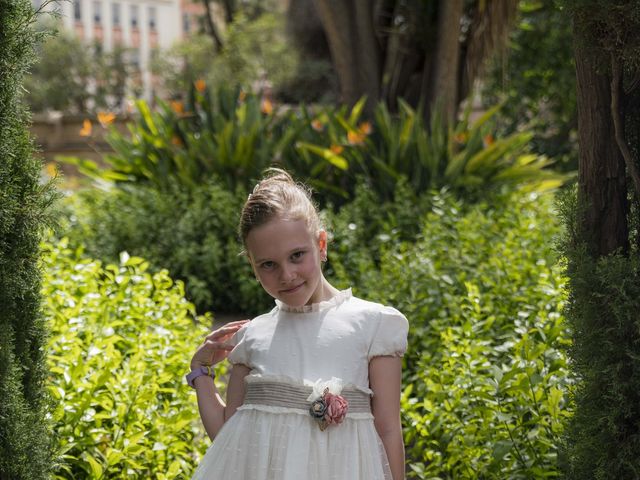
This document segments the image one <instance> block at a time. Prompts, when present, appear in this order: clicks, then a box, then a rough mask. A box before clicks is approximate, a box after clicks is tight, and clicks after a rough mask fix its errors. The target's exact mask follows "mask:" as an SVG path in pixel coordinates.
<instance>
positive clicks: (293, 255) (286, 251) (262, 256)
mask: <svg viewBox="0 0 640 480" xmlns="http://www.w3.org/2000/svg"><path fill="white" fill-rule="evenodd" d="M246 243H247V251H248V254H249V259H250V261H251V265H252V266H253V270H254V272H255V273H256V276H257V277H258V281H259V282H260V284H261V285H262V287H263V288H264V289H265V291H266V292H267V293H268V294H269V295H271V296H272V297H273V298H276V299H278V300H280V301H281V302H284V303H286V304H287V305H291V306H293V307H299V306H302V305H309V304H312V303H317V302H319V301H320V300H321V298H320V295H321V292H322V281H323V278H324V277H323V275H322V269H321V268H320V262H321V258H322V257H323V256H325V255H326V248H327V234H326V232H324V231H321V232H320V234H319V235H318V236H317V237H315V236H314V235H313V234H312V233H311V232H310V231H309V228H308V227H307V224H306V222H305V221H304V220H284V219H278V218H276V219H273V220H270V221H269V222H267V223H265V224H264V225H260V226H259V227H256V228H254V229H252V230H251V231H250V232H249V234H248V235H247V240H246Z"/></svg>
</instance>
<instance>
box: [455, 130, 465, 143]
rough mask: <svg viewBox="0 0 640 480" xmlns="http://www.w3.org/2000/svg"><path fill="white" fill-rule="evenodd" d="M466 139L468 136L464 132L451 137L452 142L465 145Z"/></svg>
mask: <svg viewBox="0 0 640 480" xmlns="http://www.w3.org/2000/svg"><path fill="white" fill-rule="evenodd" d="M467 137H468V135H467V133H466V132H460V133H458V134H456V135H455V136H454V137H453V140H454V141H456V142H457V143H465V142H466V141H467Z"/></svg>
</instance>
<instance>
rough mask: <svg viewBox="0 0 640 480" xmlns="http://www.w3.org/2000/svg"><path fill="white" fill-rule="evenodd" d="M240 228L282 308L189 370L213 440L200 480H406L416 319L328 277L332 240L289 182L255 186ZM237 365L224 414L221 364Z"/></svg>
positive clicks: (219, 341)
mask: <svg viewBox="0 0 640 480" xmlns="http://www.w3.org/2000/svg"><path fill="white" fill-rule="evenodd" d="M239 230H240V236H241V238H242V241H243V243H244V247H245V251H246V254H247V256H248V258H249V261H250V262H251V266H252V267H253V270H254V272H255V275H256V278H257V279H258V281H259V282H260V284H261V285H262V287H263V288H264V289H265V290H266V291H267V293H268V294H269V295H271V296H272V297H273V298H274V299H275V303H276V306H275V308H273V310H271V311H270V312H268V313H266V314H264V315H260V316H259V317H256V318H254V319H253V320H252V321H251V322H248V323H247V322H246V321H240V322H232V323H229V324H228V325H226V326H224V327H222V328H219V329H217V330H215V331H214V332H212V333H211V334H210V335H208V336H207V337H206V339H205V341H204V343H203V344H202V345H201V346H200V347H199V348H198V350H197V351H196V353H195V354H194V356H193V359H192V360H191V370H192V371H191V373H189V375H187V381H188V383H189V384H190V385H191V386H193V387H194V388H195V389H196V392H197V397H198V408H199V410H200V416H201V418H202V422H203V424H204V427H205V429H206V431H207V433H208V434H209V437H211V439H213V438H214V437H215V441H214V442H213V444H212V445H211V447H210V448H209V449H208V450H207V453H206V454H205V456H204V458H203V460H202V463H201V464H200V466H199V467H198V469H197V470H196V472H195V474H194V477H193V478H194V479H208V480H227V479H240V480H267V479H269V480H314V479H318V480H319V479H322V480H329V479H337V480H382V479H385V480H401V479H404V445H403V441H402V431H401V425H400V380H401V356H402V355H403V353H404V351H405V349H406V345H407V329H408V324H407V320H406V318H405V317H404V316H403V315H402V314H401V313H400V312H398V311H397V310H395V309H394V308H392V307H387V306H383V305H380V304H377V303H372V302H368V301H365V300H361V299H359V298H356V297H354V296H352V295H351V290H350V289H347V290H343V291H338V290H337V289H336V288H334V287H333V286H331V284H330V283H329V282H328V281H327V280H326V279H325V277H324V275H323V273H322V268H321V264H322V262H324V261H326V259H327V233H326V231H325V230H324V229H323V228H322V226H321V224H320V220H319V217H318V212H317V210H316V208H315V207H314V205H313V203H312V201H311V199H310V194H309V193H308V191H307V190H306V188H304V187H302V186H300V185H298V184H296V183H295V182H294V181H293V180H292V178H291V177H290V176H289V175H288V174H287V173H286V172H284V171H282V170H272V173H271V175H270V176H268V177H267V178H265V179H264V180H262V181H261V182H260V183H258V184H257V185H256V187H255V188H254V190H253V193H252V194H251V195H249V198H248V199H247V202H246V203H245V205H244V208H243V210H242V216H241V219H240V228H239ZM229 352H230V353H229ZM227 355H228V358H229V361H230V362H231V364H232V365H233V368H232V370H231V374H230V376H229V384H228V387H227V401H226V404H225V402H223V400H222V399H221V398H220V395H219V394H218V392H217V390H216V387H215V385H214V382H213V373H212V368H211V366H212V365H214V364H215V363H217V362H220V361H221V360H223V359H224V358H226V357H227Z"/></svg>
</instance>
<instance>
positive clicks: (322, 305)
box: [276, 288, 351, 313]
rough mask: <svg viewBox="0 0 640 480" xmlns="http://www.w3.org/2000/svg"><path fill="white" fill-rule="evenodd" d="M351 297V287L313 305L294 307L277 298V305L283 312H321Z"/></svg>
mask: <svg viewBox="0 0 640 480" xmlns="http://www.w3.org/2000/svg"><path fill="white" fill-rule="evenodd" d="M350 298H351V289H350V288H347V289H346V290H340V291H339V292H338V293H336V294H335V295H334V296H333V297H331V298H330V299H329V300H323V301H322V302H317V303H312V304H311V305H302V306H300V307H293V306H291V305H287V304H286V303H284V302H282V301H280V300H278V299H276V305H277V306H278V308H279V309H280V310H282V311H283V312H292V313H309V312H321V311H323V310H327V309H329V308H332V307H336V306H338V305H340V304H341V303H344V302H345V301H347V300H348V299H350Z"/></svg>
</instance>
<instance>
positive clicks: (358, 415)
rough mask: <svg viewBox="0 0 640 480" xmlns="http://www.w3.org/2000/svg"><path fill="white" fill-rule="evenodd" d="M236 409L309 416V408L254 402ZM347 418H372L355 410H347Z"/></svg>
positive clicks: (369, 414)
mask: <svg viewBox="0 0 640 480" xmlns="http://www.w3.org/2000/svg"><path fill="white" fill-rule="evenodd" d="M237 410H258V411H261V412H268V413H297V414H298V415H305V416H309V410H301V409H299V408H290V407H276V406H273V405H260V404H256V403H251V404H248V405H247V404H245V405H240V406H239V407H238V408H237ZM346 417H347V418H352V419H354V420H369V419H372V418H373V415H372V414H371V413H364V412H355V413H349V412H347V415H346Z"/></svg>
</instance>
